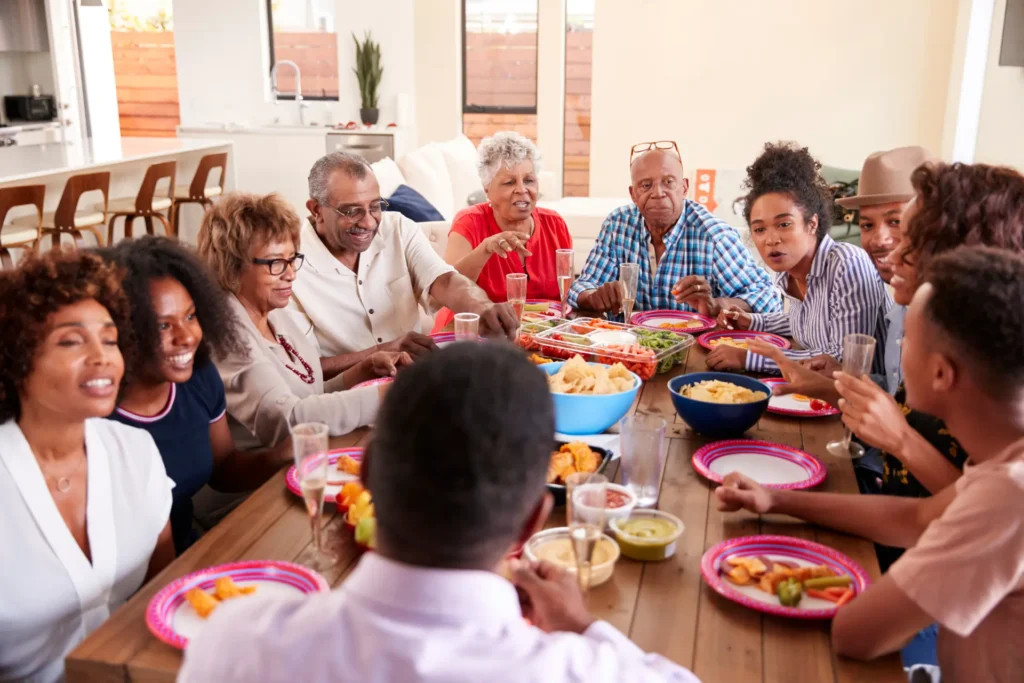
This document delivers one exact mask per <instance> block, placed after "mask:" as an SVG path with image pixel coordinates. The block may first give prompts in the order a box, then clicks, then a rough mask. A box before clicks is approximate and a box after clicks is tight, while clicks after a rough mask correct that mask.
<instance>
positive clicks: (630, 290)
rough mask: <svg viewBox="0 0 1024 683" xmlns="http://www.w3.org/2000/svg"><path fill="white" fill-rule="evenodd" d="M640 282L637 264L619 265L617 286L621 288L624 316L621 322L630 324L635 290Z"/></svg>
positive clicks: (638, 265)
mask: <svg viewBox="0 0 1024 683" xmlns="http://www.w3.org/2000/svg"><path fill="white" fill-rule="evenodd" d="M639 281H640V264H639V263H620V264H619V286H620V287H621V288H622V314H623V315H624V316H625V318H624V319H623V322H625V323H626V324H627V325H629V324H630V318H631V317H632V316H633V304H634V303H636V288H637V285H638V283H639Z"/></svg>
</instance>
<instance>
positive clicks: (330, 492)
mask: <svg viewBox="0 0 1024 683" xmlns="http://www.w3.org/2000/svg"><path fill="white" fill-rule="evenodd" d="M343 455H347V456H348V457H350V458H352V459H353V460H362V459H363V449H362V448H336V449H334V450H333V451H327V488H326V489H325V490H324V502H325V503H336V502H337V497H338V494H339V493H341V487H342V486H344V485H345V484H347V483H348V482H350V481H359V477H357V476H356V475H354V474H347V473H345V472H342V471H340V470H339V469H338V460H339V459H340V458H341V457H342V456H343ZM284 482H285V484H286V485H287V486H288V490H289V491H291V492H292V493H294V494H295V495H296V496H298V497H299V498H301V497H302V489H301V488H299V477H298V472H297V471H296V470H295V465H292V466H291V467H289V468H288V472H287V473H285V475H284ZM347 509H348V508H347V507H345V506H341V505H339V506H338V511H339V512H343V511H344V510H347Z"/></svg>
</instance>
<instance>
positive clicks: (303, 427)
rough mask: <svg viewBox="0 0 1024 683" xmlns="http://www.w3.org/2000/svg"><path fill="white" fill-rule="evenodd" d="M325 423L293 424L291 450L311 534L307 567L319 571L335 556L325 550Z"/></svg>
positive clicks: (332, 561) (329, 563)
mask: <svg viewBox="0 0 1024 683" xmlns="http://www.w3.org/2000/svg"><path fill="white" fill-rule="evenodd" d="M328 434H329V431H328V427H327V425H325V424H323V423H322V422H304V423H302V424H297V425H295V426H294V427H292V430H291V436H292V450H293V453H294V455H295V475H296V478H297V479H298V480H299V488H300V489H301V490H302V498H303V500H304V501H305V502H306V512H307V513H308V514H309V525H310V531H311V533H312V536H313V550H314V554H313V560H312V562H311V563H310V568H311V569H314V570H315V571H322V570H324V569H329V568H330V567H332V566H334V564H335V563H336V562H337V558H336V557H334V556H332V555H330V554H329V553H325V552H324V547H323V514H324V495H325V493H326V490H327V468H328V466H329V462H330V457H329V456H328V453H327V450H328V445H327V437H328Z"/></svg>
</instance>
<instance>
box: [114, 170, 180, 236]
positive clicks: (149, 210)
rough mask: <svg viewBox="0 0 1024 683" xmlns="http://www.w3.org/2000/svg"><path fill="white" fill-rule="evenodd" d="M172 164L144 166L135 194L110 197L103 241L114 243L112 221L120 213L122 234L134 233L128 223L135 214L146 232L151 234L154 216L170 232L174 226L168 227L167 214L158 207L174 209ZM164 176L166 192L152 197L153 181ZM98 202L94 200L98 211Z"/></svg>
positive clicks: (172, 233) (153, 191)
mask: <svg viewBox="0 0 1024 683" xmlns="http://www.w3.org/2000/svg"><path fill="white" fill-rule="evenodd" d="M175 168H176V164H175V162H173V161H166V162H164V163H162V164H153V165H152V166H150V167H149V168H147V169H146V175H145V177H144V178H143V179H142V185H141V186H140V187H139V194H138V195H137V196H135V197H118V198H117V199H111V200H110V203H109V204H108V205H107V215H109V216H110V222H109V223H108V224H107V244H113V243H114V221H116V220H117V219H118V217H121V216H123V217H124V236H125V238H129V237H134V235H133V233H132V223H134V222H135V219H136V218H142V219H143V220H144V221H145V222H146V234H147V235H152V234H153V219H154V218H157V219H159V220H160V223H161V224H162V225H163V226H164V233H165V234H166V235H168V236H173V235H174V234H175V233H174V229H173V228H172V227H171V219H170V216H165V215H164V214H163V213H161V212H162V211H167V210H169V212H170V213H173V211H174V194H173V191H174V171H175ZM164 178H167V179H168V183H167V196H163V195H161V196H159V197H156V196H154V195H156V185H157V183H159V182H160V181H161V180H163V179H164ZM102 206H103V205H102V204H96V206H95V208H96V210H97V211H99V210H100V209H101V208H102Z"/></svg>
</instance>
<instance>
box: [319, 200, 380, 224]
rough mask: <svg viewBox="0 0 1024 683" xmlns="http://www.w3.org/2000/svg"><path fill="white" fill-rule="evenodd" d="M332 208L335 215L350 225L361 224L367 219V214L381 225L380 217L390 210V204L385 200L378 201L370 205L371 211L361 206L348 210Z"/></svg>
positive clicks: (351, 207)
mask: <svg viewBox="0 0 1024 683" xmlns="http://www.w3.org/2000/svg"><path fill="white" fill-rule="evenodd" d="M331 208H332V209H334V213H336V214H338V215H339V216H341V217H342V218H344V219H345V220H346V221H348V222H349V223H353V224H355V223H359V222H360V221H362V220H363V219H364V218H366V214H370V215H371V216H373V218H374V220H376V221H377V222H378V223H380V215H381V214H382V213H384V212H385V211H387V210H388V203H387V202H386V201H385V200H383V199H378V200H377V201H375V202H371V203H370V208H369V209H364V208H363V207H361V206H350V207H348V208H346V209H338V208H335V207H333V206H332V207H331Z"/></svg>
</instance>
